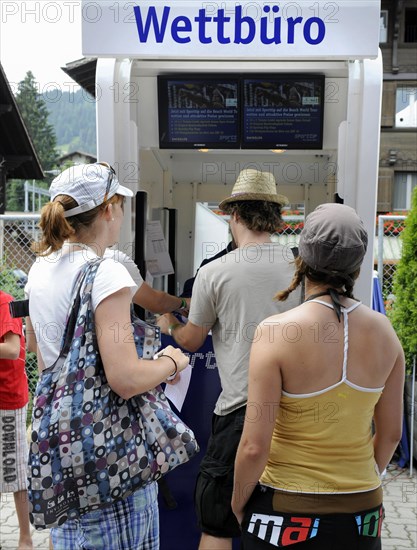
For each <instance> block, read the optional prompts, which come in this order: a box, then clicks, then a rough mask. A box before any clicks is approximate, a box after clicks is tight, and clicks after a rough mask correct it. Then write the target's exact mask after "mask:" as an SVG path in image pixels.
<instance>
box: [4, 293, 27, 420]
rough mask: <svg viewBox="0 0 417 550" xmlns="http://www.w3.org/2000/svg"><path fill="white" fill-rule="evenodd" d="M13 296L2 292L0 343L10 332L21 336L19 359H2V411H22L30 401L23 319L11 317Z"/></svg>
mask: <svg viewBox="0 0 417 550" xmlns="http://www.w3.org/2000/svg"><path fill="white" fill-rule="evenodd" d="M12 301H13V298H12V296H10V295H9V294H6V293H5V292H3V291H1V290H0V342H4V336H5V335H6V334H7V333H8V332H12V333H13V334H18V335H19V336H20V355H19V359H14V360H13V359H0V409H2V410H14V409H21V408H22V407H24V406H25V405H26V403H27V402H28V400H29V395H28V379H27V376H26V371H25V358H26V352H25V338H24V336H23V326H22V319H20V318H17V319H14V318H13V317H11V316H10V311H9V303H10V302H12Z"/></svg>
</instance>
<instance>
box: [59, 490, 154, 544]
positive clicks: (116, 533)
mask: <svg viewBox="0 0 417 550" xmlns="http://www.w3.org/2000/svg"><path fill="white" fill-rule="evenodd" d="M51 538H52V543H53V546H54V550H158V549H159V517H158V485H157V483H156V482H154V483H150V484H149V485H146V486H145V487H144V488H143V489H139V490H138V491H136V492H135V493H133V495H130V497H128V498H127V499H125V500H119V501H117V502H115V503H114V504H113V505H112V506H111V507H109V508H103V509H102V510H97V511H95V512H90V513H88V514H84V515H83V516H81V518H80V519H77V520H68V521H67V522H66V523H64V525H63V526H62V527H56V528H54V529H51Z"/></svg>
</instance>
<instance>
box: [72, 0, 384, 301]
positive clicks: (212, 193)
mask: <svg viewBox="0 0 417 550" xmlns="http://www.w3.org/2000/svg"><path fill="white" fill-rule="evenodd" d="M82 9H83V54H84V55H85V56H89V57H91V56H97V57H98V58H99V59H98V63H97V73H96V97H97V129H98V131H97V139H98V158H99V159H100V160H106V161H108V162H110V163H111V164H113V165H115V168H116V171H117V173H118V176H119V179H120V180H121V181H123V184H124V185H127V186H129V187H131V188H132V189H133V190H134V191H137V190H145V191H147V193H148V205H149V212H150V213H151V212H152V211H153V209H160V208H164V207H167V208H175V209H177V211H178V235H179V240H178V243H177V277H178V280H179V281H180V282H181V283H183V282H184V280H185V279H187V278H189V277H191V276H192V275H193V249H194V243H193V238H194V229H195V219H194V216H195V205H196V203H198V202H219V201H220V200H221V199H222V198H224V197H225V196H226V195H227V194H228V193H230V191H231V187H232V185H233V183H234V181H235V179H236V177H237V175H238V173H239V171H240V170H241V169H242V168H245V167H256V168H258V169H263V170H269V171H271V172H273V173H274V175H275V178H276V181H277V182H278V185H279V189H278V191H279V192H280V193H283V194H285V195H287V196H288V197H289V199H290V202H291V203H303V204H304V207H305V212H306V214H308V212H310V211H311V210H312V209H313V208H315V206H317V205H318V204H320V203H322V202H334V200H335V194H336V193H337V194H338V196H339V197H340V198H341V199H343V201H344V203H345V204H348V205H350V206H352V207H353V208H355V209H356V210H357V212H358V213H359V215H360V216H361V217H362V219H363V220H364V221H365V224H366V227H367V230H368V232H369V237H370V242H369V247H368V253H367V256H366V258H365V262H364V265H363V268H362V273H361V277H360V279H359V281H358V284H357V287H356V294H357V295H358V297H359V298H361V299H362V300H363V301H364V302H365V303H368V304H369V303H370V300H371V292H372V270H373V266H372V263H373V258H372V254H373V252H372V251H373V236H374V230H375V214H376V192H377V171H378V155H379V131H380V107H381V90H382V59H381V55H380V52H379V49H378V44H379V29H380V1H379V0H361V1H360V2H359V1H352V0H338V1H337V2H313V1H312V0H297V1H296V2H292V1H288V2H279V1H277V2H270V1H268V2H266V1H265V2H264V1H262V2H252V1H236V2H235V1H230V0H224V1H222V2H221V3H217V2H211V1H207V2H204V1H203V2H197V1H195V0H179V1H176V0H173V1H171V2H167V1H166V2H164V1H160V0H155V1H151V0H137V1H136V2H131V1H118V2H114V1H113V0H112V1H103V2H90V1H89V0H84V1H83V5H82ZM199 74H211V75H214V74H215V75H218V76H223V77H224V76H226V75H227V76H228V77H230V76H233V75H239V74H245V75H251V74H252V75H266V76H268V75H269V76H271V75H279V74H286V75H288V74H294V75H300V74H302V75H324V77H325V88H324V95H325V97H324V111H323V114H324V119H323V143H322V147H321V148H318V149H302V148H301V149H291V150H286V149H284V150H280V151H277V150H273V151H271V150H270V149H266V150H252V149H240V148H236V149H213V150H208V151H199V150H196V149H193V150H190V149H177V148H175V149H166V148H164V149H161V148H160V146H159V135H158V93H157V77H158V76H159V75H197V76H198V75H199ZM125 220H126V221H125V227H124V230H123V240H124V242H125V243H129V242H132V238H133V235H132V227H131V220H132V217H131V216H130V212H129V210H127V211H126V216H125ZM207 243H211V236H210V234H209V233H208V234H207ZM122 244H123V243H122Z"/></svg>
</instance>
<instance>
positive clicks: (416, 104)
mask: <svg viewBox="0 0 417 550" xmlns="http://www.w3.org/2000/svg"><path fill="white" fill-rule="evenodd" d="M395 126H396V127H397V128H417V89H416V88H412V87H411V86H397V97H396V108H395Z"/></svg>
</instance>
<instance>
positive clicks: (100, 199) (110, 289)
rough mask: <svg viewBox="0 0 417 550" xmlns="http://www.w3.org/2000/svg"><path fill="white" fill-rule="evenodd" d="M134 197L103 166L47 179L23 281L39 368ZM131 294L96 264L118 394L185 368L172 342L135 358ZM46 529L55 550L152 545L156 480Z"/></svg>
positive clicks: (129, 283)
mask: <svg viewBox="0 0 417 550" xmlns="http://www.w3.org/2000/svg"><path fill="white" fill-rule="evenodd" d="M132 196H133V193H132V191H131V190H129V189H127V188H126V187H123V186H122V185H120V183H119V182H118V180H117V177H116V175H115V173H114V171H113V169H112V168H111V167H110V166H109V165H107V164H104V163H103V164H102V163H96V164H89V165H79V166H74V167H71V168H68V169H67V170H65V171H64V172H62V173H61V174H60V175H59V176H58V177H57V178H55V179H54V181H53V182H52V185H51V198H52V201H51V202H49V203H48V204H46V205H45V206H44V208H43V209H42V214H41V221H40V227H41V229H42V240H41V241H40V243H37V245H36V252H37V254H38V257H37V260H36V261H35V263H34V265H33V266H32V268H31V270H30V272H29V276H28V283H27V286H26V293H27V296H28V298H29V313H30V319H31V324H32V326H33V328H34V332H35V335H36V339H37V345H38V355H39V357H40V359H41V363H43V364H44V365H46V366H50V365H52V364H53V363H54V362H55V361H56V359H57V357H58V356H59V353H60V347H61V341H62V335H63V331H64V328H65V324H66V319H67V315H68V311H69V308H70V305H71V290H72V288H73V284H74V282H75V280H76V278H77V275H78V274H79V272H80V271H81V269H82V268H83V267H84V265H85V264H86V262H87V261H88V260H89V259H93V258H94V257H96V256H103V254H104V253H105V251H106V249H107V248H108V247H109V246H111V245H113V244H114V243H115V242H117V240H118V236H119V232H120V228H121V224H122V221H123V204H124V201H125V199H126V197H132ZM136 291H137V285H136V284H135V282H134V281H133V279H132V277H131V276H130V275H129V273H128V271H127V270H126V268H125V267H124V266H123V264H122V263H120V262H118V261H116V260H114V259H112V258H106V259H105V261H103V262H102V263H101V264H100V266H99V268H98V270H97V274H96V276H95V280H94V285H93V289H92V304H93V308H94V321H95V324H96V327H99V330H98V329H97V330H96V332H97V338H98V347H99V351H100V356H101V359H102V362H103V367H104V370H105V373H106V377H107V380H108V383H109V385H110V387H111V388H112V390H113V391H114V392H115V393H117V394H118V395H120V396H121V397H122V398H123V399H128V398H130V397H132V396H133V395H136V394H139V393H142V392H144V391H146V390H149V389H151V388H153V387H155V386H156V385H158V384H159V383H161V382H163V381H165V380H166V379H167V378H168V377H171V376H172V375H174V374H176V372H177V370H178V372H179V371H181V370H183V369H184V368H185V367H186V366H187V365H188V358H187V357H186V356H185V355H183V354H182V353H181V351H180V350H178V349H174V348H173V347H171V346H169V347H168V348H166V349H165V350H164V351H163V355H162V356H161V357H160V358H159V359H157V360H155V361H146V360H142V359H138V356H137V352H136V348H135V345H134V343H133V339H132V333H131V324H130V305H131V300H132V296H133V295H134V294H135V293H136ZM116 330H117V334H116V332H115V331H116ZM174 366H175V369H174V368H173V367H174ZM174 370H175V373H174ZM51 532H52V541H53V546H54V549H55V550H75V549H79V550H81V549H85V550H87V549H88V550H93V549H94V550H98V549H103V550H109V549H110V548H111V549H112V550H132V549H139V548H141V549H142V548H147V549H155V550H156V549H157V548H159V524H158V504H157V486H156V483H151V484H149V485H147V486H145V487H144V488H142V489H139V490H138V491H136V492H135V493H134V494H133V495H131V496H130V497H128V498H127V499H125V500H122V501H118V502H116V503H114V504H113V505H112V506H111V507H109V508H104V509H102V510H98V511H95V512H92V513H88V514H85V515H83V516H81V518H80V519H78V520H68V521H67V522H66V523H64V525H63V526H61V527H58V528H55V529H52V530H51Z"/></svg>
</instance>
